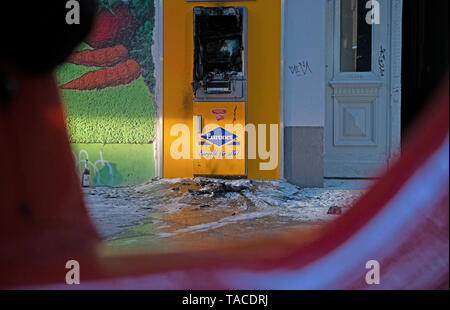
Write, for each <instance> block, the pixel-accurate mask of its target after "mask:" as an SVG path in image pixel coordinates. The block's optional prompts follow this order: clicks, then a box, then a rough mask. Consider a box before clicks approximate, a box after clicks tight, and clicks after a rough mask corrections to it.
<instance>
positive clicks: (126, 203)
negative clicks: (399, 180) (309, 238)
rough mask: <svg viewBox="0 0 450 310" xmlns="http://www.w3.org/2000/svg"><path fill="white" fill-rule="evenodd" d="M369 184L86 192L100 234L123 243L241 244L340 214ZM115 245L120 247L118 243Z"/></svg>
mask: <svg viewBox="0 0 450 310" xmlns="http://www.w3.org/2000/svg"><path fill="white" fill-rule="evenodd" d="M369 184H370V182H369V181H361V180H326V182H325V187H324V188H304V189H302V188H299V187H297V186H295V185H293V184H290V183H288V182H286V181H285V180H223V179H207V178H194V179H160V180H153V181H150V182H148V183H145V184H142V185H138V186H128V187H94V188H87V189H85V194H86V199H87V204H88V209H89V212H90V215H91V217H92V219H93V221H94V223H95V224H96V227H97V229H98V231H99V233H100V234H101V235H102V236H103V237H105V238H107V239H108V240H115V241H120V240H122V241H124V243H133V242H140V240H143V238H146V240H149V238H150V239H151V240H152V242H154V241H155V240H159V239H170V238H181V237H182V238H192V239H193V238H203V237H205V238H227V237H229V238H238V237H239V238H245V237H246V236H250V235H251V234H254V233H261V232H264V233H271V232H274V231H280V230H282V229H284V228H286V227H292V226H298V225H321V224H323V223H326V222H327V221H330V220H332V219H335V218H336V215H339V214H342V213H344V212H345V211H346V210H347V208H348V207H349V206H350V205H351V204H352V203H353V202H354V201H355V200H356V199H357V198H358V197H360V196H361V194H363V193H364V191H365V189H366V188H367V187H368V185H369ZM119 243H120V242H119Z"/></svg>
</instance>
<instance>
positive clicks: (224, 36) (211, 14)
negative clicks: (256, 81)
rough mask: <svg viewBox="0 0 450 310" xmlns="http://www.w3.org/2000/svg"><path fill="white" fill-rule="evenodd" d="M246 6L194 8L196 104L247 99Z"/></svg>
mask: <svg viewBox="0 0 450 310" xmlns="http://www.w3.org/2000/svg"><path fill="white" fill-rule="evenodd" d="M246 13H247V12H246V8H245V7H214V8H209V7H208V8H206V7H196V8H194V81H193V83H192V86H193V91H194V97H195V99H196V101H221V100H230V99H233V100H245V99H246V84H247V72H246V55H247V52H246V50H247V29H246V28H247V24H246V22H245V19H246V18H247V16H246Z"/></svg>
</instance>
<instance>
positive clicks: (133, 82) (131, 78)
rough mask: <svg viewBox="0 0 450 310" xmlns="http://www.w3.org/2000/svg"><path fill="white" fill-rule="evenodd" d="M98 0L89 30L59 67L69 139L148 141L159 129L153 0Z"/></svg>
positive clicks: (75, 141) (83, 140)
mask: <svg viewBox="0 0 450 310" xmlns="http://www.w3.org/2000/svg"><path fill="white" fill-rule="evenodd" d="M98 2H99V8H98V11H97V17H96V20H95V22H94V27H93V29H92V31H91V33H90V35H89V36H88V37H87V38H86V39H85V41H84V42H83V43H82V44H81V45H80V46H79V47H78V48H77V50H76V51H75V52H74V53H73V54H72V55H71V56H70V57H69V59H68V60H67V62H66V63H65V64H64V65H63V66H61V67H60V69H59V70H58V73H57V74H58V80H59V85H60V89H61V95H62V97H63V99H64V103H65V105H66V115H67V124H68V129H69V135H70V140H71V142H72V143H88V144H90V143H100V144H121V143H132V144H147V143H149V141H153V139H154V135H155V105H154V96H153V89H154V85H155V78H154V64H153V57H152V51H151V49H152V45H153V29H154V20H155V16H154V14H155V9H154V0H99V1H98ZM99 116H100V117H99Z"/></svg>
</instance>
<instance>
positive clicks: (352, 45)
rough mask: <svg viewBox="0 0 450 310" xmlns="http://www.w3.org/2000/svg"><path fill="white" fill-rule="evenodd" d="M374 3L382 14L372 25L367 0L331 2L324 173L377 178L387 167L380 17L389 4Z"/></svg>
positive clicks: (384, 29)
mask: <svg viewBox="0 0 450 310" xmlns="http://www.w3.org/2000/svg"><path fill="white" fill-rule="evenodd" d="M379 2H380V3H381V6H380V9H381V11H380V14H381V17H384V18H381V23H380V24H373V25H371V26H368V24H367V22H366V18H365V17H366V13H367V11H366V8H365V3H366V1H363V0H338V1H333V3H332V4H331V5H332V6H333V7H332V11H333V14H334V18H333V20H334V23H330V25H329V33H332V34H333V35H331V36H330V38H329V40H328V41H329V42H333V45H332V46H333V48H331V47H330V49H329V50H330V51H332V55H329V57H328V63H329V66H328V71H327V75H328V78H329V88H328V91H327V103H326V115H325V124H326V125H325V127H326V128H325V171H324V172H325V177H337V178H342V177H343V178H360V177H377V176H378V175H379V174H380V173H381V172H382V171H383V170H384V169H385V168H387V166H388V162H389V158H390V139H389V134H390V126H391V124H390V114H389V102H390V96H389V92H388V89H389V79H388V77H389V67H388V65H387V64H389V63H390V46H389V42H390V37H389V33H390V31H389V25H388V23H387V18H385V17H386V16H389V15H388V14H389V5H388V2H387V1H385V0H380V1H379ZM330 28H331V29H330ZM368 31H370V32H369V33H368ZM346 32H347V33H346ZM361 38H363V39H361ZM364 38H366V39H364ZM343 50H344V51H348V55H347V54H342V53H343V52H342V51H343ZM362 57H366V58H367V57H370V59H371V61H370V64H367V61H366V62H365V64H364V65H358V63H357V61H358V59H360V58H362ZM343 64H344V65H346V67H343ZM367 70H369V71H367Z"/></svg>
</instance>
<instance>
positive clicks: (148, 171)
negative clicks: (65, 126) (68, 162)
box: [72, 144, 155, 186]
mask: <svg viewBox="0 0 450 310" xmlns="http://www.w3.org/2000/svg"><path fill="white" fill-rule="evenodd" d="M72 151H73V155H74V158H75V163H76V164H77V169H78V170H79V171H80V173H81V171H82V169H84V164H85V160H86V159H89V162H90V164H89V168H90V172H91V186H117V185H134V184H140V183H143V182H146V181H149V180H151V179H152V178H154V177H155V160H154V158H155V157H154V149H153V144H105V145H103V144H72Z"/></svg>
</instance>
